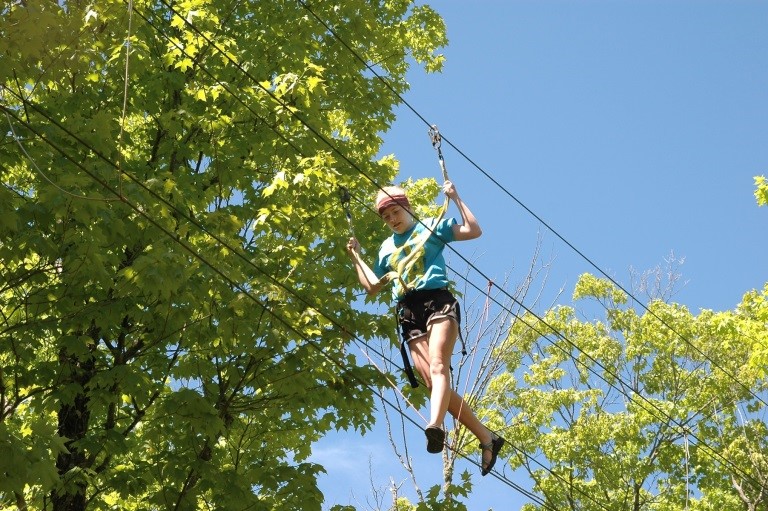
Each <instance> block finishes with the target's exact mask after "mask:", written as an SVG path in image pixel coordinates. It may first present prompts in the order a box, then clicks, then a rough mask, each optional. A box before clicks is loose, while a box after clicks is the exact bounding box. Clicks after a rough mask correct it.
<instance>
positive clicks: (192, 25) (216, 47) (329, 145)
mask: <svg viewBox="0 0 768 511" xmlns="http://www.w3.org/2000/svg"><path fill="white" fill-rule="evenodd" d="M165 5H166V7H168V8H169V9H170V10H171V11H172V12H173V14H174V15H176V16H179V17H180V18H182V19H183V20H184V22H185V23H186V24H187V25H188V26H189V27H190V28H191V29H192V30H194V31H196V32H197V33H198V35H200V36H201V37H203V38H204V39H206V41H207V42H208V43H210V44H211V47H213V48H215V49H216V50H218V51H219V52H221V53H222V54H223V55H224V56H225V57H226V58H228V59H229V60H230V61H231V62H232V63H233V64H234V65H235V66H236V67H237V68H238V69H239V70H240V71H241V72H242V73H244V74H245V75H247V76H248V77H249V78H250V79H251V80H252V81H253V82H254V83H256V84H257V85H258V86H259V87H260V88H261V89H262V90H264V91H265V92H266V93H267V94H268V95H270V97H272V98H273V99H274V100H275V101H276V102H277V103H278V104H280V105H283V106H286V105H285V103H284V102H283V101H282V100H281V99H280V98H278V97H276V96H275V95H274V93H273V92H272V91H270V90H269V89H267V88H266V87H264V86H263V85H262V84H261V83H260V82H259V81H258V80H256V79H255V78H254V77H253V76H252V75H251V74H250V73H249V72H248V71H246V70H245V69H243V68H242V66H241V65H240V64H239V63H238V62H236V61H234V60H233V59H232V58H231V57H230V56H228V55H226V53H224V52H223V51H222V50H221V49H220V48H218V46H217V45H216V44H215V43H214V42H213V41H211V40H210V39H209V38H208V37H207V36H206V35H205V34H203V33H202V32H200V31H199V30H198V29H197V28H196V27H195V26H194V24H193V23H191V22H190V21H189V20H187V19H186V18H184V17H182V16H181V15H180V14H179V13H178V12H177V11H175V10H174V9H173V8H172V7H171V6H169V5H168V4H165ZM142 17H144V16H142ZM144 19H145V20H146V21H147V22H148V23H150V25H152V23H151V22H149V20H147V19H146V18H145V17H144ZM152 26H153V28H155V29H156V30H158V29H157V27H155V26H154V25H152ZM158 31H159V30H158ZM159 32H160V33H161V34H162V35H163V36H164V37H167V36H166V35H165V34H164V33H163V32H162V31H159ZM182 50H183V49H182ZM199 66H200V67H201V69H204V70H205V68H204V66H202V65H200V64H199ZM205 71H206V72H207V70H205ZM208 74H209V76H211V75H210V73H208ZM214 79H215V78H214ZM219 83H220V82H219ZM228 92H230V91H229V90H228ZM230 93H231V92H230ZM289 111H290V112H291V114H292V115H293V116H294V117H295V118H296V119H297V120H299V121H300V122H301V123H302V124H304V126H305V127H306V128H307V129H308V130H309V131H311V132H312V133H314V134H315V136H317V137H318V138H319V139H320V140H321V141H323V142H324V143H325V144H326V145H327V146H328V147H329V148H330V149H331V150H333V151H334V152H335V153H336V154H338V155H339V156H340V157H341V158H342V159H344V160H345V161H346V162H347V163H349V164H350V165H351V166H353V167H354V168H355V169H357V170H358V172H359V173H361V174H362V175H363V176H365V177H366V178H367V179H368V180H369V181H371V182H372V183H373V184H375V185H376V186H377V187H379V188H380V189H381V186H379V185H378V184H377V183H376V182H375V181H374V180H373V179H372V178H371V177H370V176H368V175H367V174H366V173H365V172H364V171H362V169H360V167H359V166H358V165H356V164H355V163H354V162H353V161H351V160H350V159H349V158H348V157H347V156H346V155H344V154H343V153H341V151H339V150H338V148H337V147H336V146H334V145H333V144H332V143H331V142H329V141H328V139H327V138H326V137H325V136H323V135H322V134H321V133H319V132H318V131H317V130H316V129H315V128H314V127H313V126H311V125H310V124H309V123H307V122H306V121H304V120H303V119H302V118H301V117H300V116H299V115H298V114H297V113H296V112H294V111H292V110H289ZM251 112H252V113H254V114H255V115H257V116H258V114H256V113H255V112H253V110H251ZM270 127H271V126H270ZM273 131H275V133H277V134H278V136H280V137H281V138H283V140H286V141H287V142H288V143H289V144H290V145H291V146H292V147H294V148H295V146H294V145H293V144H292V143H291V142H289V141H288V140H287V139H286V138H285V136H284V135H283V134H281V133H280V132H278V131H277V130H275V129H274V128H273ZM454 252H455V250H454ZM456 253H457V254H458V255H459V257H461V258H462V259H464V261H465V262H467V264H469V265H470V266H471V267H473V268H474V269H475V270H476V271H477V272H478V273H479V274H481V275H483V276H484V277H486V279H488V277H487V276H485V275H484V274H483V273H482V272H481V271H480V270H479V269H477V268H476V267H475V266H474V265H473V264H472V263H470V262H469V261H467V260H466V258H464V257H463V256H462V255H461V254H460V253H458V252H456ZM502 291H503V292H504V293H505V294H507V296H509V297H510V298H511V299H512V300H513V301H516V300H515V298H514V297H512V296H511V295H509V294H508V293H507V292H506V291H504V290H502ZM518 303H519V302H518ZM520 305H521V306H522V307H523V308H524V309H525V310H526V311H527V312H529V313H530V314H532V315H534V316H535V317H537V318H538V316H536V315H535V314H534V313H533V312H532V311H531V310H530V309H528V308H527V307H525V305H524V304H522V303H520ZM518 317H519V316H518ZM539 319H540V320H541V318H539ZM541 321H543V320H541ZM528 326H530V325H528ZM547 326H548V327H549V328H550V329H552V330H554V331H555V332H556V333H557V334H559V336H560V337H561V338H562V339H563V340H565V341H566V342H568V343H569V344H571V345H572V346H573V347H574V348H575V349H577V350H578V351H580V352H582V353H584V352H583V351H582V350H580V349H579V348H578V346H576V345H575V344H574V343H573V342H571V341H570V340H569V339H567V338H565V337H564V336H562V334H560V333H559V332H557V331H556V329H554V328H553V327H551V325H547ZM541 335H543V334H541ZM543 336H544V335H543ZM544 337H545V338H547V337H546V336H544ZM560 349H562V348H560ZM585 355H586V353H585ZM588 358H590V359H592V360H594V359H593V357H591V356H588ZM595 362H596V361H595ZM596 364H597V365H598V366H601V367H602V365H601V364H599V362H596ZM588 369H589V370H590V371H591V372H593V373H594V370H592V369H591V368H588ZM604 370H606V372H609V371H607V369H605V368H604ZM598 376H599V375H598ZM613 376H614V377H616V375H613ZM618 380H619V381H622V380H621V379H620V378H618ZM625 385H626V384H625ZM612 386H613V385H612ZM614 388H616V387H615V386H614ZM617 390H619V392H622V393H623V394H624V395H626V396H627V397H628V398H629V399H630V400H633V398H632V396H631V395H629V394H627V393H626V392H625V391H622V389H619V388H617ZM638 395H639V397H640V398H642V399H643V400H645V401H646V402H648V403H649V404H651V405H652V406H653V407H654V408H656V409H657V410H658V411H660V412H661V413H662V414H663V415H666V414H665V413H664V412H663V411H662V410H660V409H659V408H658V407H657V406H655V405H653V403H652V402H650V400H648V399H647V398H645V397H644V396H642V395H640V394H638ZM667 418H669V419H670V420H672V421H673V422H675V423H676V424H678V425H679V422H678V421H675V420H674V418H672V417H669V416H667ZM703 445H706V444H703ZM712 452H713V453H714V454H717V453H715V452H714V451H712Z"/></svg>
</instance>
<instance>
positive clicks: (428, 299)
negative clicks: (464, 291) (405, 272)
mask: <svg viewBox="0 0 768 511" xmlns="http://www.w3.org/2000/svg"><path fill="white" fill-rule="evenodd" d="M440 318H452V319H453V320H454V321H456V324H457V325H460V324H461V311H460V310H459V302H458V301H457V300H456V298H454V296H453V294H452V293H451V292H450V291H448V290H447V289H445V288H443V289H427V290H422V291H412V292H410V293H408V294H407V295H405V297H404V298H403V299H402V300H400V301H399V302H398V303H397V320H398V324H399V325H400V331H401V333H402V336H403V341H404V342H405V343H408V342H410V341H412V340H414V339H416V338H418V337H421V336H423V335H426V333H427V325H429V324H430V323H431V322H432V321H434V320H436V319H440Z"/></svg>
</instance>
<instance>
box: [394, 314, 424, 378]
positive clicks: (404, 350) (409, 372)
mask: <svg viewBox="0 0 768 511" xmlns="http://www.w3.org/2000/svg"><path fill="white" fill-rule="evenodd" d="M400 311H401V304H399V303H398V304H397V310H396V312H395V317H396V318H397V331H398V332H399V333H400V356H401V357H403V370H404V371H405V375H406V376H407V377H408V383H410V384H411V388H414V389H415V388H416V387H418V386H419V382H418V381H417V380H416V375H415V374H414V372H413V366H411V360H410V359H409V358H408V341H407V340H406V339H405V336H404V335H403V326H402V324H401V323H400Z"/></svg>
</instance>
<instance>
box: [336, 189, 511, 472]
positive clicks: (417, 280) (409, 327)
mask: <svg viewBox="0 0 768 511" xmlns="http://www.w3.org/2000/svg"><path fill="white" fill-rule="evenodd" d="M443 192H444V193H445V194H446V195H447V196H448V197H449V198H450V199H451V200H452V201H453V202H454V203H455V204H456V206H457V207H458V208H459V212H460V214H461V223H458V222H457V221H456V219H455V218H448V219H443V220H440V221H437V219H433V218H430V219H426V220H424V221H422V222H417V221H416V219H415V218H414V216H413V212H412V210H411V205H410V202H409V201H408V197H407V195H406V193H405V190H403V189H402V188H400V187H396V186H388V187H385V188H383V189H382V190H381V191H379V193H378V194H377V196H376V204H375V206H376V211H378V213H379V215H380V216H381V218H382V220H384V222H385V223H386V224H387V226H388V227H389V228H390V229H391V230H392V233H393V234H392V236H390V237H389V238H387V239H386V240H385V241H384V243H383V244H382V245H381V248H380V249H379V255H378V257H377V259H376V264H375V265H374V267H373V269H371V268H370V267H369V266H368V265H367V264H366V263H365V262H364V261H363V260H362V259H361V257H360V243H359V242H358V241H357V239H356V238H354V237H352V238H350V239H349V241H348V243H347V252H348V253H349V256H350V258H351V259H352V263H353V264H354V266H355V271H356V272H357V277H358V279H359V280H360V284H361V285H362V286H363V288H365V290H366V291H367V292H368V294H369V295H374V294H376V293H378V292H379V291H380V290H381V289H382V288H383V287H384V285H386V284H387V283H388V282H389V281H391V280H394V283H393V292H392V294H393V298H394V299H395V301H396V303H397V315H398V322H399V325H400V330H401V333H402V336H403V342H404V343H407V344H408V347H409V348H410V352H411V358H412V359H413V361H414V365H415V366H416V369H417V371H418V372H419V374H420V375H421V378H422V379H423V380H424V382H425V384H426V386H427V388H428V389H429V390H430V393H431V394H430V423H429V424H428V425H427V427H426V429H425V434H426V437H427V451H428V452H431V453H439V452H442V450H443V445H444V443H445V430H444V429H443V420H444V418H445V413H446V412H449V413H450V414H451V415H453V416H454V417H455V418H456V419H457V420H458V421H459V422H460V423H461V424H463V425H464V426H466V427H467V428H468V429H469V430H470V431H471V432H472V433H474V435H475V436H476V437H477V438H478V440H479V441H480V448H481V449H482V450H483V461H482V466H481V469H480V473H481V474H482V475H486V474H487V473H489V472H490V471H491V469H492V468H493V465H494V464H495V463H496V457H497V455H498V453H499V451H500V450H501V447H502V446H503V445H504V439H503V438H501V437H500V436H498V435H496V434H495V433H493V432H492V431H491V430H489V429H488V428H487V427H486V426H484V425H483V424H482V423H481V422H480V421H479V420H478V419H477V417H476V416H475V414H474V412H473V411H472V410H471V409H470V408H469V406H468V405H467V404H466V402H464V399H463V398H462V397H461V396H460V395H459V394H458V393H457V392H456V391H455V390H453V389H452V388H451V386H450V377H449V371H450V359H451V353H452V352H453V347H454V345H455V344H456V339H457V338H458V333H459V327H460V322H461V314H460V311H459V303H458V301H457V300H456V299H455V298H454V296H453V294H452V293H451V292H450V291H449V290H448V286H449V284H450V282H449V281H448V278H447V274H446V267H445V259H444V258H443V249H444V248H445V244H446V243H450V242H452V241H463V240H471V239H474V238H477V237H479V236H480V235H481V234H482V229H481V228H480V225H479V224H478V222H477V219H476V218H475V216H474V215H473V214H472V212H471V211H470V210H469V208H468V207H467V205H466V204H464V202H463V201H462V200H461V198H460V197H459V194H458V192H457V191H456V188H455V187H454V186H453V183H451V182H450V181H446V182H445V183H444V184H443ZM425 238H426V240H425ZM413 250H416V251H417V253H416V254H413V255H412V256H411V258H413V262H411V263H408V264H406V265H405V267H404V268H400V273H398V270H397V268H398V262H401V261H402V260H403V259H404V258H408V256H409V254H411V252H412V251H413ZM409 259H410V258H409ZM403 353H404V352H403ZM404 360H406V371H407V370H409V369H410V367H409V364H407V358H405V357H404ZM412 384H415V379H412ZM416 385H417V384H415V385H414V386H416Z"/></svg>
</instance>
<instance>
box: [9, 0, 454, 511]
mask: <svg viewBox="0 0 768 511" xmlns="http://www.w3.org/2000/svg"><path fill="white" fill-rule="evenodd" d="M130 7H132V8H133V9H132V10H130ZM0 11H1V12H0V14H1V15H0V35H1V37H0V84H2V85H1V87H2V89H0V106H1V107H2V115H1V117H0V121H2V122H3V123H4V124H5V125H6V128H5V129H4V130H3V133H4V137H3V140H2V144H0V173H1V174H2V183H3V186H2V187H0V267H1V268H0V294H1V296H2V300H0V311H1V312H2V317H0V506H2V507H5V508H7V507H14V506H17V507H18V508H20V509H25V508H30V509H33V508H34V509H40V508H44V507H45V508H48V509H54V510H65V509H66V510H81V509H87V508H88V509H107V508H120V509H134V508H142V509H147V508H149V509H160V508H167V509H179V510H182V509H199V508H203V507H204V508H206V509H235V508H237V509H244V508H255V509H319V508H320V505H321V502H322V495H321V494H320V492H319V491H318V489H317V484H316V478H317V475H318V473H319V472H321V471H322V467H320V466H317V465H315V464H312V463H309V462H308V461H307V459H308V456H309V454H310V452H311V443H312V442H313V441H314V440H316V439H317V438H319V437H320V436H321V435H323V434H324V433H325V432H327V431H328V430H329V429H331V428H359V429H366V428H367V427H368V426H369V425H370V423H371V421H372V412H373V407H374V400H373V396H374V394H373V391H372V386H374V385H380V384H381V378H380V377H379V376H378V373H376V372H375V371H372V370H371V368H370V367H366V366H358V365H357V364H356V363H355V360H354V358H353V357H352V356H351V355H350V354H348V353H347V352H346V347H347V346H348V345H349V344H350V342H353V341H354V339H353V338H351V337H350V336H348V335H346V334H345V332H347V331H352V332H356V333H357V335H358V336H359V337H360V338H362V339H367V338H371V337H372V336H374V335H376V334H377V333H378V332H379V326H378V324H377V323H376V321H375V320H374V318H373V317H371V316H369V315H368V314H366V313H361V312H357V311H354V310H353V309H352V308H351V307H350V305H349V304H350V302H352V301H353V300H354V296H353V295H352V294H351V293H352V291H351V289H352V287H351V286H350V285H349V284H350V283H351V281H352V280H351V279H352V276H351V274H350V272H349V271H348V269H347V262H346V260H345V259H344V257H345V256H344V253H343V240H344V239H345V237H346V236H347V232H346V224H345V223H344V222H343V214H342V212H341V210H340V209H339V206H338V198H337V190H338V187H339V186H344V187H346V188H348V189H349V190H350V192H351V194H352V196H353V197H357V198H361V200H367V199H368V197H369V196H370V195H371V192H372V191H375V187H374V186H373V184H372V183H371V181H370V180H372V181H375V182H378V183H386V182H387V181H390V180H391V179H392V178H393V177H394V175H395V174H396V172H397V165H396V161H395V160H394V159H392V158H383V159H380V160H376V155H377V153H378V151H379V148H380V145H381V138H380V136H381V133H382V132H384V131H386V130H387V128H388V127H389V126H390V125H391V123H392V121H393V119H394V114H393V107H394V105H395V104H396V101H395V96H394V95H393V94H392V91H394V92H397V93H402V92H404V91H405V90H406V89H407V87H408V85H407V82H406V81H405V73H406V71H407V70H408V67H409V62H415V63H417V64H418V65H421V66H423V67H424V68H426V69H427V70H429V71H432V70H437V69H439V68H440V66H441V62H442V60H441V57H440V56H439V55H438V54H437V53H436V51H437V50H438V49H439V47H440V46H442V45H444V44H445V37H444V28H443V25H442V22H441V20H440V19H439V18H438V17H437V16H436V14H435V13H434V12H433V11H432V10H431V9H429V8H428V7H426V6H420V7H414V6H412V5H411V4H410V2H408V1H404V0H381V1H377V2H364V1H362V0H352V1H345V2H325V1H312V2H306V3H305V2H304V1H294V0H291V1H271V2H239V1H231V0H182V1H173V2H171V1H170V0H169V1H166V0H157V1H148V0H133V1H132V2H129V3H125V2H118V1H114V0H105V1H102V2H97V3H86V2H73V1H67V2H58V3H57V2H47V1H41V0H26V1H21V2H6V3H4V4H2V7H0ZM317 18H319V19H320V20H323V21H324V22H325V23H327V24H328V26H325V25H324V24H323V23H321V22H320V21H318V19H317ZM328 27H330V28H331V29H332V30H333V31H331V30H329V28H328ZM340 39H341V40H343V41H344V43H346V44H347V45H349V46H350V48H351V49H352V50H354V52H355V53H356V54H357V55H358V56H359V57H360V59H358V58H355V57H354V56H353V55H352V53H350V51H349V48H346V47H345V44H344V43H342V42H341V41H340ZM367 65H375V66H377V71H378V73H379V74H381V75H383V76H384V77H385V79H386V83H384V81H382V80H379V79H378V78H376V77H374V76H372V73H370V71H369V70H368V68H367V67H366V66H367ZM390 89H391V90H390ZM366 178H368V179H366ZM356 209H357V211H356V215H358V217H359V218H358V219H363V222H358V223H362V224H364V223H365V221H366V220H368V219H370V218H372V213H371V212H369V211H368V210H366V209H364V208H356ZM358 231H359V232H358V236H360V237H361V238H369V237H370V238H373V237H374V235H375V234H376V233H374V232H373V229H367V228H359V229H358ZM363 242H364V243H365V239H364V240H363ZM341 325H343V326H344V327H343V328H342V327H341Z"/></svg>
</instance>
